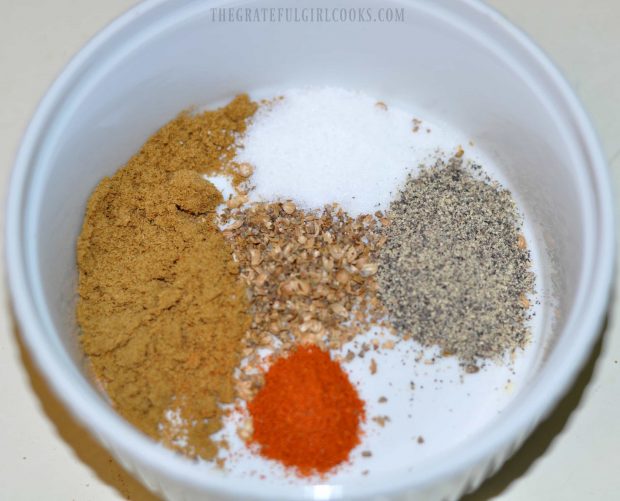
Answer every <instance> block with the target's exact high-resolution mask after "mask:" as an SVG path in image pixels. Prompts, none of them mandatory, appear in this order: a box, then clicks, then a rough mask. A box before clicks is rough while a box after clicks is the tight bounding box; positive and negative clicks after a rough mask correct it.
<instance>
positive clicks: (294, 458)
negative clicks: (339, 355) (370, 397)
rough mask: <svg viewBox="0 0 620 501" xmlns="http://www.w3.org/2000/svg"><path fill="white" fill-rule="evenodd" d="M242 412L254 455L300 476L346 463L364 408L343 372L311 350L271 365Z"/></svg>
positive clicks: (356, 440) (303, 349) (325, 355)
mask: <svg viewBox="0 0 620 501" xmlns="http://www.w3.org/2000/svg"><path fill="white" fill-rule="evenodd" d="M248 408H249V410H250V414H251V415H252V421H253V425H254V434H253V437H252V441H254V442H255V443H257V444H258V445H259V446H260V454H261V455H262V456H264V457H266V458H269V459H275V460H277V461H280V462H281V463H283V464H284V465H285V466H288V467H294V468H296V469H297V471H298V472H299V474H301V475H304V476H307V475H312V474H313V473H325V472H327V471H328V470H331V469H332V468H333V467H335V466H337V465H338V464H340V463H342V462H343V461H346V460H347V459H348V458H349V453H350V452H351V450H352V449H353V448H354V447H355V446H356V445H357V444H359V442H360V424H361V421H363V420H364V419H365V417H364V403H363V402H362V400H360V398H359V395H358V393H357V390H356V389H355V387H354V386H353V385H352V384H351V382H350V381H349V378H348V377H347V375H346V373H345V372H344V371H343V370H342V368H341V367H340V365H339V364H338V363H337V362H335V361H333V360H332V359H331V358H330V356H329V353H327V352H325V351H322V350H321V349H320V348H318V347H316V346H302V347H299V348H297V349H296V350H295V351H293V352H292V353H291V354H290V355H289V356H288V357H286V358H279V359H278V360H276V361H275V362H274V364H273V365H272V366H271V367H270V368H269V370H268V371H267V374H266V375H265V385H264V386H263V387H262V388H261V390H260V391H259V392H258V393H257V394H256V396H255V397H254V399H253V400H252V401H251V402H250V403H249V404H248Z"/></svg>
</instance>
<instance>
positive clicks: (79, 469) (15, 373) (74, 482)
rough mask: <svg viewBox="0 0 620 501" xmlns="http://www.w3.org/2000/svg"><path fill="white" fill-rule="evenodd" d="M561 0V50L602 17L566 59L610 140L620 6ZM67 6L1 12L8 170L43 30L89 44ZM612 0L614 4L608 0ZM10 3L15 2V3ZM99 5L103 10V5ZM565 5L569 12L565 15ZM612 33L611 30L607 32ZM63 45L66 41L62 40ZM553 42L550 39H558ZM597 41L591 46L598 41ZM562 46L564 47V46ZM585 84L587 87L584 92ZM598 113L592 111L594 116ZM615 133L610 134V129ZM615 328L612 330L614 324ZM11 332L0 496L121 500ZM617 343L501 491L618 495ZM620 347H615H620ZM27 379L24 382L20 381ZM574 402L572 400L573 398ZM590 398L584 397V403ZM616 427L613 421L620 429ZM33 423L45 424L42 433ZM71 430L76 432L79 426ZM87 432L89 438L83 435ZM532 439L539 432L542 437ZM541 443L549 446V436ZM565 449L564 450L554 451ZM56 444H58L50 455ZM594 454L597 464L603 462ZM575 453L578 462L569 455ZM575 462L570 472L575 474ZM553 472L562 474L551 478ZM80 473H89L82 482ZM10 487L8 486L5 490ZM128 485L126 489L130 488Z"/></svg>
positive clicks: (46, 60) (53, 62)
mask: <svg viewBox="0 0 620 501" xmlns="http://www.w3.org/2000/svg"><path fill="white" fill-rule="evenodd" d="M528 3H529V2H525V3H523V2H521V3H520V4H517V2H510V3H506V5H507V6H508V7H509V6H510V5H513V8H515V9H517V8H518V9H519V10H521V9H523V12H525V14H524V16H525V17H524V18H523V19H524V21H523V22H522V23H521V24H522V25H524V26H525V27H526V28H527V27H528V25H527V24H526V22H527V19H530V21H531V22H532V26H533V27H536V26H537V23H541V24H538V27H539V29H540V32H539V33H540V35H541V36H540V37H539V33H538V32H535V31H532V32H533V34H534V35H535V38H536V39H537V40H538V41H539V42H541V43H542V45H543V46H545V43H544V42H545V37H548V36H550V31H552V30H550V29H549V28H548V27H547V26H546V24H545V23H543V22H542V19H545V18H544V14H541V11H540V7H538V8H537V9H534V3H532V4H531V5H530V6H529V7H530V9H531V11H530V17H529V18H528V16H527V10H526V7H527V5H526V4H528ZM554 3H556V2H549V3H548V4H545V7H544V8H545V9H547V7H548V8H549V10H548V14H549V17H547V19H550V20H553V21H554V22H557V23H558V24H557V26H558V27H559V26H562V27H563V29H567V30H569V31H567V32H564V31H558V32H557V33H556V35H555V36H557V39H555V40H556V42H555V43H558V44H559V47H560V48H562V47H563V46H564V45H565V44H567V43H569V41H570V40H571V37H569V36H567V34H566V33H570V34H571V36H572V34H575V33H582V32H583V30H584V27H583V24H584V23H585V21H584V19H587V15H586V14H588V13H589V14H591V15H592V16H593V18H594V20H595V21H597V22H598V23H600V25H596V24H593V25H590V27H589V28H588V30H590V31H589V33H591V34H590V36H591V37H592V39H593V40H597V38H596V37H599V38H598V40H599V41H598V44H596V45H594V47H595V50H592V48H591V47H588V45H587V44H584V41H583V37H582V39H581V40H575V41H574V45H572V46H571V45H569V46H568V49H567V51H568V52H571V51H576V52H575V53H571V57H570V58H569V59H568V62H569V63H572V64H574V65H575V66H576V67H578V68H582V69H583V71H584V73H577V75H578V76H579V81H580V82H582V84H581V86H578V87H577V88H578V90H579V89H580V88H581V90H582V97H583V98H584V99H585V100H586V105H588V106H589V107H590V109H591V111H594V112H596V111H597V110H598V111H599V112H600V113H601V114H602V117H603V118H602V121H603V124H604V125H605V126H606V128H605V129H603V130H602V132H603V139H604V140H605V139H606V138H607V137H608V138H609V139H612V138H613V137H614V134H615V137H618V134H617V133H618V123H617V118H616V117H615V111H616V110H614V108H613V106H612V105H613V103H614V102H615V100H614V99H613V98H614V97H617V94H615V95H614V93H617V92H618V89H617V86H616V85H614V84H615V83H616V82H617V76H618V69H617V68H616V70H615V73H608V72H609V71H611V67H610V65H609V64H608V61H612V60H613V59H614V57H613V56H614V55H615V53H616V51H617V49H618V37H617V35H615V30H614V23H613V20H614V19H617V14H618V13H617V12H616V18H614V16H613V15H612V13H610V12H602V13H601V12H597V11H587V12H581V11H580V10H579V9H578V8H576V7H579V5H581V6H582V7H583V6H585V5H586V4H585V2H584V3H583V4H577V3H574V5H573V4H571V3H570V2H568V4H567V3H566V2H562V9H561V10H559V11H558V8H559V7H560V5H559V4H556V5H555V8H553V5H552V4H554ZM550 4H551V5H550ZM601 4H602V3H601ZM61 5H62V4H61V3H59V4H57V5H56V6H55V7H54V11H53V12H49V13H46V12H45V11H44V10H43V8H44V7H42V6H40V5H37V7H36V8H35V9H33V10H31V11H29V10H28V5H27V4H21V5H20V6H19V13H20V14H19V15H18V17H19V16H21V24H20V22H19V20H14V19H13V17H12V15H11V14H9V15H8V16H5V17H4V19H5V20H8V23H7V26H6V27H3V28H4V29H3V30H2V31H1V33H2V36H3V37H7V36H8V37H12V38H10V39H9V40H8V41H5V42H3V43H2V44H1V47H0V50H1V51H2V59H1V61H2V63H3V65H5V66H7V67H8V68H14V70H13V71H8V72H6V73H3V76H2V78H3V80H2V83H1V86H2V87H1V88H0V90H2V93H3V95H5V96H6V97H7V99H6V101H7V102H6V104H5V105H4V107H3V109H4V113H3V119H4V120H6V123H5V121H4V120H3V122H2V136H1V137H2V141H8V143H7V145H4V144H3V148H2V153H1V154H2V155H4V156H5V157H6V158H3V160H5V161H4V162H3V165H4V167H5V169H6V168H8V164H9V163H10V157H9V155H10V153H9V152H11V151H14V147H15V144H16V142H17V140H18V135H19V130H21V128H23V124H24V123H25V120H27V117H28V116H29V115H30V113H31V112H32V109H33V106H34V102H35V101H36V99H37V97H38V96H40V95H41V93H42V92H43V91H44V90H45V88H46V87H47V85H48V82H49V78H50V75H51V74H53V73H55V72H56V71H57V69H58V68H59V67H60V65H61V64H62V63H63V62H64V61H65V60H66V56H67V54H66V53H63V52H62V51H61V52H52V55H54V54H56V58H57V59H54V57H48V56H46V55H45V53H44V51H45V50H49V48H50V47H56V45H54V43H53V42H48V41H42V40H39V39H38V38H37V37H38V36H44V35H45V34H46V33H47V34H48V36H49V37H52V33H53V34H54V35H53V40H54V42H55V43H57V44H58V45H57V47H59V48H62V47H69V52H72V51H75V50H76V49H77V48H78V47H79V46H80V45H81V44H82V43H83V41H84V39H83V35H82V37H80V36H77V35H78V34H76V33H75V32H73V33H72V32H71V30H67V29H66V27H65V28H64V29H62V30H59V29H58V26H57V25H54V24H53V23H54V20H58V21H59V22H60V21H61V20H62V21H61V22H60V24H61V25H64V23H67V22H69V23H78V19H79V26H86V24H87V23H86V20H87V19H88V18H84V17H83V16H89V15H93V14H94V13H96V12H97V10H96V9H95V8H94V7H93V6H92V5H91V6H88V8H87V7H86V6H80V5H79V3H78V4H77V5H72V6H71V9H72V11H71V12H72V14H71V15H66V14H63V11H62V10H61ZM571 5H572V6H573V8H574V11H573V15H574V18H572V19H574V21H573V23H571V22H570V19H571V18H570V17H569V18H568V19H569V22H566V20H564V19H562V16H567V15H569V14H570V12H571V10H570V6H571ZM606 5H607V4H606ZM608 5H612V4H611V3H610V4H608ZM112 7H113V6H108V8H112ZM8 8H9V10H10V9H13V8H16V7H8ZM68 8H69V7H67V9H68ZM80 8H82V9H84V12H83V14H81V15H80V14H78V13H81V10H80ZM101 8H103V6H102V7H101ZM583 8H585V7H583ZM545 12H547V11H545ZM558 12H559V14H558ZM567 12H568V13H569V14H567ZM100 14H101V15H102V16H103V17H102V18H99V17H96V18H95V19H93V20H92V22H93V25H89V27H90V29H89V30H88V31H87V32H92V31H93V30H94V29H95V28H96V27H98V25H99V24H100V23H101V20H102V19H104V18H105V16H106V15H109V14H110V12H109V11H107V10H105V9H104V10H103V11H101V12H100ZM39 16H40V17H39ZM37 18H38V19H39V22H40V25H38V24H36V19H37ZM558 18H560V19H558ZM67 19H68V21H67ZM517 21H518V19H517ZM560 21H563V22H560ZM82 23H85V24H82ZM586 24H587V23H586ZM33 25H34V26H33ZM605 26H607V29H608V31H605V29H604V28H605ZM46 29H49V31H45V30H46ZM586 33H588V31H586ZM543 35H544V36H543ZM606 35H607V36H608V37H609V38H607V39H605V38H601V37H604V36H606ZM21 36H25V38H20V37H21ZM72 37H73V38H72ZM63 43H64V44H66V45H63ZM549 43H553V39H552V40H551V42H549ZM592 43H593V44H594V43H595V42H592ZM599 44H600V45H599ZM614 44H615V45H614ZM584 45H585V47H586V48H585V49H584V48H583V47H584ZM17 48H19V50H17ZM60 50H61V49H60ZM579 50H583V51H584V52H582V53H581V54H582V56H583V57H581V58H580V57H579V56H580V52H579ZM559 52H560V53H562V51H561V50H560V51H559ZM605 55H607V57H605ZM597 60H598V61H599V65H598V66H596V65H594V63H595V62H596V61H597ZM33 61H36V67H35V68H31V69H30V71H34V72H35V73H36V71H37V70H41V68H43V67H48V68H49V70H48V73H46V74H42V75H41V78H39V79H37V78H32V77H30V78H24V75H28V73H27V72H28V69H29V68H30V65H31V64H33ZM559 62H560V63H562V62H563V61H562V59H560V60H559ZM564 67H565V68H568V69H570V66H567V65H566V64H564ZM597 72H598V73H597ZM7 76H9V77H11V79H10V80H6V78H7ZM569 76H571V74H569ZM613 78H616V80H615V81H614V80H613ZM600 81H602V84H603V85H606V86H607V90H608V92H607V93H605V92H602V91H601V90H599V89H598V88H597V85H596V84H597V82H600ZM583 82H585V83H586V84H587V83H588V82H591V83H590V85H592V87H591V88H588V87H587V85H586V86H585V87H584V84H583ZM35 83H36V84H39V86H37V85H35ZM584 88H585V89H586V91H588V92H589V94H583V92H584ZM588 89H589V90H588ZM589 97H591V98H592V99H593V101H594V104H590V103H589V99H588V98H589ZM596 118H597V117H596V115H595V120H596ZM614 120H615V121H614ZM600 122H601V119H599V125H600ZM614 127H615V129H614ZM608 134H609V136H607V135H608ZM615 141H616V142H610V143H608V144H607V146H608V151H610V150H609V148H611V149H612V150H613V151H611V153H615V150H616V149H618V146H619V145H618V140H617V139H616V140H615ZM3 321H5V322H6V321H8V318H6V317H3ZM611 327H612V328H613V325H612V326H611ZM10 332H11V331H10V329H9V328H5V329H3V336H7V338H6V339H5V338H4V337H3V338H2V340H1V341H0V343H1V344H0V350H2V351H1V353H2V357H3V362H4V359H5V358H6V359H7V361H8V363H2V364H1V365H0V371H2V372H0V374H1V375H2V376H4V379H3V380H4V381H14V382H15V383H14V384H12V385H11V386H9V387H8V388H6V389H5V395H6V392H7V391H8V392H13V391H15V394H14V395H12V394H11V393H9V394H8V395H7V396H8V397H9V398H7V399H6V400H5V402H7V403H8V402H10V404H9V405H7V409H3V410H4V412H3V413H2V415H1V416H0V425H1V426H0V429H1V430H2V432H5V431H6V432H7V433H6V435H7V436H6V437H5V436H4V434H3V435H2V443H3V445H4V444H7V443H8V444H9V446H8V447H3V450H2V454H3V456H4V457H3V458H2V459H3V461H2V462H1V463H0V479H1V480H2V482H1V484H0V497H6V498H8V499H36V498H38V497H40V496H41V495H43V494H45V495H46V497H48V498H51V499H71V498H75V499H114V497H113V496H114V495H117V493H116V492H115V491H114V490H113V489H111V488H110V487H109V486H106V485H105V484H103V483H101V482H99V481H98V480H97V481H95V479H94V477H93V475H92V472H91V471H90V470H89V468H88V466H84V464H82V463H80V462H78V461H75V460H72V459H71V455H72V452H71V449H70V448H68V447H67V445H66V442H63V441H61V440H59V439H58V438H57V437H56V436H54V427H53V426H54V425H51V424H50V423H49V421H47V418H45V417H43V416H42V415H40V414H39V415H38V414H37V413H36V408H37V404H38V400H37V399H36V397H34V396H33V394H32V390H31V389H30V387H29V386H28V385H27V379H26V378H25V375H24V372H23V366H22V364H21V362H20V360H19V357H18V355H17V352H16V348H15V341H14V337H12V336H11V335H10V334H9V333H10ZM611 343H613V338H612V337H611V336H610V337H608V338H607V347H606V350H605V352H604V354H603V355H602V356H601V357H600V360H599V365H598V372H597V374H596V379H595V380H594V381H593V382H592V383H591V384H590V385H589V387H588V390H587V392H586V397H587V398H584V400H585V403H587V405H584V407H583V409H578V410H577V411H576V412H575V413H573V414H572V419H571V423H570V424H569V426H567V427H566V428H565V429H564V432H563V433H561V434H560V435H559V437H558V440H556V441H555V443H554V444H553V446H552V447H550V448H548V449H547V450H546V452H545V454H544V458H543V459H542V460H541V461H538V462H537V463H536V464H535V465H534V467H532V468H531V469H530V470H529V472H528V473H527V474H526V475H525V476H524V477H522V478H521V479H519V480H516V481H514V482H513V483H512V484H510V486H509V488H508V489H507V490H506V492H505V493H504V494H505V496H506V498H507V499H519V497H518V496H521V498H523V499H538V498H539V497H540V498H543V497H546V498H549V499H556V498H557V499H570V496H571V495H573V496H576V497H575V499H579V498H582V497H584V496H585V495H597V497H598V498H599V499H601V498H602V499H605V497H604V495H605V493H608V495H609V496H610V497H609V499H612V497H611V496H612V495H613V490H612V487H618V484H617V481H616V479H615V475H614V474H613V472H614V469H616V468H617V464H614V462H613V460H612V458H615V457H616V455H615V449H616V448H617V446H618V443H617V440H618V439H617V437H618V435H619V434H618V428H617V427H618V424H617V419H616V418H617V410H616V408H614V406H613V405H612V403H613V397H614V396H615V395H614V390H616V391H617V387H616V388H614V386H613V384H614V382H616V384H617V381H616V379H615V378H616V375H617V370H618V368H617V366H615V365H614V360H615V359H614V358H613V357H614V354H613V353H614V352H613V351H610V350H612V349H613V346H611ZM615 353H616V354H617V350H616V351H615ZM616 356H617V355H616ZM4 371H7V374H5V373H4ZM20 381H21V385H20V384H18V382H20ZM601 381H606V382H607V383H606V384H604V385H601V383H600V382H601ZM39 386H40V385H39ZM597 388H600V390H599V391H598V392H596V389H597ZM40 393H41V394H42V400H43V401H44V402H50V400H49V397H46V396H45V394H44V393H45V392H43V391H40ZM605 395H607V397H605ZM11 397H13V398H11ZM568 402H569V404H570V399H569V400H568ZM610 402H611V403H610ZM583 403H584V402H583V401H582V404H583ZM47 407H48V410H49V409H52V410H51V411H49V412H50V413H51V414H52V417H55V418H56V419H55V422H57V423H58V424H57V425H56V426H59V427H60V428H59V429H60V430H61V434H62V435H63V436H64V437H65V438H66V439H67V440H68V442H69V443H71V444H73V446H74V447H75V448H76V449H77V450H78V451H81V452H78V454H80V455H81V456H82V457H83V458H84V459H86V463H87V464H88V465H89V466H90V465H91V464H100V462H98V461H96V460H95V461H93V460H92V459H88V458H86V457H85V455H86V454H87V453H88V452H89V451H90V452H92V453H93V454H94V455H95V457H99V458H100V459H101V458H102V459H103V463H105V462H107V458H106V457H105V454H104V453H102V452H101V451H100V450H99V451H98V452H97V447H96V446H89V445H86V447H84V445H79V441H80V438H79V437H78V439H77V441H76V440H75V439H71V437H70V436H71V435H72V433H73V431H74V430H75V428H73V427H71V426H67V425H66V423H63V421H64V420H65V419H66V418H62V417H61V418H59V412H60V411H58V409H57V408H56V410H54V407H53V404H49V403H48V406H47ZM565 407H567V405H565ZM568 407H569V408H570V405H568ZM560 410H562V409H560ZM603 410H604V411H605V412H603ZM614 411H616V412H614ZM556 417H557V416H556ZM563 417H564V416H563V415H561V414H560V416H559V420H560V422H561V421H562V419H563ZM5 420H7V422H5ZM30 420H32V423H30V422H29V421H30ZM580 423H582V424H580ZM614 426H615V427H616V428H614ZM36 430H39V431H40V432H39V433H37V432H36ZM67 430H69V431H67ZM72 430H73V431H72ZM553 430H554V428H553V426H551V428H549V426H547V428H546V431H547V432H549V431H551V432H552V433H553ZM73 435H77V434H76V433H73ZM537 435H539V434H537ZM84 438H85V439H86V437H84ZM534 438H536V435H535V437H534ZM538 439H539V440H538V442H536V441H534V442H532V441H530V443H534V445H533V446H532V445H528V446H526V448H525V449H524V451H523V452H524V453H527V452H528V447H529V450H530V452H531V451H532V448H533V450H534V452H539V451H538V450H537V449H540V448H541V445H540V439H541V437H540V436H538ZM614 439H615V440H614ZM563 444H566V445H563ZM571 444H572V445H571ZM584 444H593V445H594V447H593V448H592V449H589V448H588V447H587V445H584ZM542 445H543V446H544V443H543V444H542ZM562 446H563V447H565V448H566V447H568V449H565V450H564V452H562V449H561V448H562ZM543 448H544V447H543ZM558 449H559V450H560V452H557V450H558ZM54 450H55V451H56V452H55V453H54V454H52V453H53V452H54ZM22 451H23V452H22ZM42 451H45V452H42ZM571 451H573V454H571ZM588 452H589V454H588ZM48 454H49V455H48ZM73 454H74V453H73ZM519 454H521V453H519ZM24 456H25V457H26V458H27V459H26V460H22V459H21V457H24ZM519 457H520V456H519V455H518V456H517V459H516V460H515V461H513V462H511V463H510V464H509V465H508V466H509V468H508V469H506V470H507V471H505V472H504V473H500V475H499V476H498V477H497V478H496V479H494V480H491V481H490V482H489V483H487V484H486V485H485V486H484V487H483V489H482V493H483V494H484V492H485V489H486V492H493V491H494V489H501V487H502V486H503V485H504V484H505V483H506V481H504V480H502V475H503V474H505V475H508V477H506V476H504V478H510V473H511V471H510V467H511V466H512V469H513V470H514V469H516V470H517V473H519V470H520V469H521V468H520V465H521V464H527V462H528V459H527V458H526V459H524V460H523V459H522V460H520V461H521V462H519ZM597 459H598V461H599V462H600V464H597V463H596V461H597ZM571 461H573V462H572V463H571ZM546 465H550V466H546ZM554 465H555V470H554ZM571 465H572V466H571ZM104 466H105V464H104V465H103V466H101V464H100V466H95V469H96V471H97V472H98V473H99V476H100V477H103V478H105V479H107V480H108V482H110V483H112V484H114V483H115V482H117V478H118V477H117V476H118V475H120V473H119V470H114V469H112V470H110V471H112V473H110V471H109V470H106V469H105V467H104ZM545 467H546V468H547V469H548V470H547V471H545ZM549 468H550V470H549ZM571 468H572V471H573V474H570V473H569V471H570V470H571ZM541 469H542V473H541ZM34 471H38V472H45V473H49V475H48V474H46V475H43V477H44V478H46V479H48V481H49V483H42V482H36V483H35V482H32V481H30V479H31V476H32V472H34ZM554 471H555V478H554V477H553V475H554ZM605 475H606V476H605ZM79 479H83V480H82V481H80V480H79ZM552 480H554V481H552ZM614 481H616V484H613V482H614ZM131 482H132V481H131V479H128V478H127V477H125V487H124V488H125V489H127V485H133V484H131ZM86 483H88V484H89V487H85V484H86ZM528 486H529V490H528ZM545 486H546V487H545ZM4 489H7V490H6V491H5V490H4ZM545 489H547V490H545ZM580 489H581V490H580ZM125 492H127V491H126V490H125ZM106 496H107V497H106ZM511 496H513V497H512V498H511ZM515 496H516V497H515ZM133 498H134V499H140V498H139V497H138V496H137V495H134V496H133Z"/></svg>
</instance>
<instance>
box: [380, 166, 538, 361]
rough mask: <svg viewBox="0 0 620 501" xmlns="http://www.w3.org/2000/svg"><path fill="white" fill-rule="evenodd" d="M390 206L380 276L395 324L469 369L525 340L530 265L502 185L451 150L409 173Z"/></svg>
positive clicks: (531, 280)
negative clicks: (479, 173) (479, 174)
mask: <svg viewBox="0 0 620 501" xmlns="http://www.w3.org/2000/svg"><path fill="white" fill-rule="evenodd" d="M479 169H480V168H479V167H474V169H473V172H475V171H476V170H479ZM388 215H389V219H390V225H389V227H388V228H387V232H386V237H387V241H386V244H385V246H384V247H383V248H382V250H381V257H380V263H381V264H380V267H379V274H378V277H379V283H380V286H381V288H380V295H381V298H382V300H383V303H384V304H385V306H386V307H387V309H388V310H389V312H390V319H391V321H392V323H393V324H394V326H395V327H396V329H397V330H398V331H399V332H400V333H402V334H403V335H410V336H412V337H413V338H414V339H415V340H416V341H418V342H419V343H421V344H422V345H424V346H434V345H435V346H439V347H440V349H441V350H442V352H443V354H444V355H455V356H457V357H458V358H459V360H460V361H461V362H462V363H463V364H464V365H465V366H466V367H467V369H468V370H469V371H471V372H476V371H477V367H478V365H477V364H478V363H479V362H481V361H483V360H486V359H492V360H493V359H495V360H497V359H498V358H501V357H503V356H504V355H505V354H507V353H512V352H514V351H515V350H516V349H517V348H523V347H524V346H525V344H526V342H527V341H528V335H529V331H528V329H527V324H526V320H527V316H528V309H529V300H528V299H527V294H529V293H531V292H532V289H533V285H534V275H533V273H532V272H531V262H530V255H529V252H528V251H527V249H526V245H525V239H524V237H523V235H522V233H521V227H520V219H519V216H518V213H517V210H516V206H515V202H514V200H513V198H512V196H511V195H510V192H508V191H507V190H505V189H503V188H501V187H500V186H499V185H497V184H493V183H491V182H490V180H489V179H479V178H477V177H475V176H474V174H473V173H472V171H468V170H467V169H466V168H465V167H464V165H463V161H462V159H461V158H458V157H456V156H455V157H453V158H451V159H450V160H449V161H448V162H447V163H445V162H444V161H443V160H439V161H438V162H437V163H436V164H435V165H434V166H433V167H431V168H429V169H424V170H422V172H421V173H420V174H419V175H418V176H416V177H414V176H412V175H409V177H408V178H407V181H406V182H405V185H404V187H403V188H402V190H401V191H400V193H399V194H398V195H397V197H396V200H394V201H393V202H392V204H391V205H390V210H389V214H388Z"/></svg>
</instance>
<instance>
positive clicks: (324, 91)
mask: <svg viewBox="0 0 620 501" xmlns="http://www.w3.org/2000/svg"><path fill="white" fill-rule="evenodd" d="M283 97H284V98H283V99H281V100H276V101H275V102H273V103H272V104H270V105H263V106H262V107H261V108H260V109H259V110H258V112H257V113H256V114H255V116H254V117H253V119H252V122H251V123H250V125H249V127H248V130H247V132H246V134H245V137H243V138H241V141H240V142H241V146H242V147H238V148H237V156H236V161H238V162H248V163H250V164H252V165H253V166H254V168H255V172H254V175H253V176H252V181H253V184H255V190H254V191H252V193H251V194H250V197H251V200H254V201H272V200H277V199H280V200H281V199H292V200H294V201H296V202H297V203H298V204H300V205H302V206H304V207H313V208H318V207H321V206H323V205H325V204H329V203H334V202H338V203H339V204H340V205H341V206H342V207H343V208H344V209H345V210H347V211H348V212H349V213H350V214H352V215H356V214H360V213H368V212H374V211H375V210H377V209H381V210H384V209H387V207H388V205H389V202H390V200H391V199H392V196H393V195H394V194H395V192H396V190H397V189H398V187H399V185H400V184H401V183H402V182H403V181H404V179H405V177H406V174H407V172H408V171H410V170H412V169H413V168H415V167H416V166H417V165H418V164H419V162H420V161H421V160H422V157H423V156H424V155H426V154H428V153H429V152H430V151H432V150H434V149H435V148H437V147H441V146H445V144H440V143H438V140H441V138H440V136H442V134H439V135H438V134H436V133H435V131H433V133H432V134H429V133H428V132H427V127H428V125H427V123H426V122H425V123H424V124H423V125H421V126H420V127H419V130H418V131H417V132H414V130H413V129H414V126H415V124H414V122H413V118H414V117H413V116H411V115H410V114H408V113H406V112H404V111H402V110H399V109H397V108H394V107H392V106H390V105H388V106H387V108H386V107H385V106H382V105H381V104H378V100H377V99H375V98H372V97H370V96H368V95H366V94H364V93H361V92H355V91H348V90H344V89H338V88H330V87H321V88H305V89H294V90H289V91H287V92H285V93H283ZM418 123H419V122H418ZM444 143H445V141H444ZM449 147H450V148H454V147H455V144H454V143H451V144H450V145H449Z"/></svg>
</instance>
